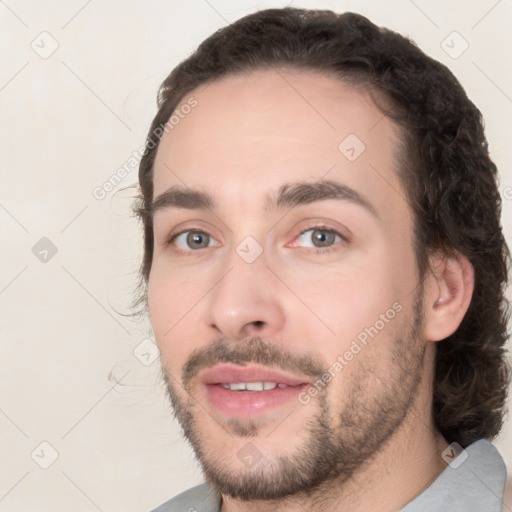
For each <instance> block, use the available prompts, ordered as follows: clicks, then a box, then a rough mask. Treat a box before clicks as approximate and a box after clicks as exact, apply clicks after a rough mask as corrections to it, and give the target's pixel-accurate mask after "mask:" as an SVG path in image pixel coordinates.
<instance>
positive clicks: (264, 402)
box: [206, 384, 307, 418]
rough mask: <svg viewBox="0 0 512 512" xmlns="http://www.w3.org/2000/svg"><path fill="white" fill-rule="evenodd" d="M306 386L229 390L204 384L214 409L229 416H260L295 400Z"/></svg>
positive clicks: (220, 386)
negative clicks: (259, 389)
mask: <svg viewBox="0 0 512 512" xmlns="http://www.w3.org/2000/svg"><path fill="white" fill-rule="evenodd" d="M306 386H307V384H301V385H299V386H286V387H284V388H274V389H268V390H266V391H231V390H229V389H225V388H223V387H222V385H221V384H208V385H206V395H207V398H208V400H209V401H210V403H211V404H212V405H213V407H214V408H215V409H217V410H218V411H220V412H221V413H222V414H224V415H225V416H228V417H231V418H248V417H255V416H262V415H264V414H265V413H267V412H269V411H270V410H272V409H274V408H276V407H278V406H280V405H283V404H285V403H286V402H290V401H292V400H295V401H297V400H298V398H297V397H298V395H299V393H300V392H301V391H302V390H303V389H304V388H305V387H306Z"/></svg>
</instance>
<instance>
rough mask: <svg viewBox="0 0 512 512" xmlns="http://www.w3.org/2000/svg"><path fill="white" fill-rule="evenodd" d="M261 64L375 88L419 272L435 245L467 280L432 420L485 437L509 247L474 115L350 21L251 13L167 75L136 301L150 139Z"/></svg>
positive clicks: (437, 73) (499, 372) (143, 172)
mask: <svg viewBox="0 0 512 512" xmlns="http://www.w3.org/2000/svg"><path fill="white" fill-rule="evenodd" d="M269 67H272V68H283V67H293V68H298V69H306V70H314V71H320V72H323V73H328V74H329V75H334V76H336V77H339V78H340V79H342V80H344V81H348V82H349V83H352V84H355V85H358V86H360V87H364V88H366V89H367V90H369V91H373V92H374V93H375V94H374V96H375V98H380V103H381V104H380V105H378V106H379V108H381V110H383V112H384V113H385V114H386V115H387V116H389V117H391V118H392V119H393V121H394V122H395V123H396V124H397V125H399V126H401V127H402V134H403V140H402V146H403V149H402V155H401V162H400V164H401V168H400V170H399V175H400V179H401V181H402V183H403V186H404V189H405V190H406V194H407V200H408V202H409V205H410V208H411V210H412V213H413V216H414V226H415V229H414V250H415V253H416V259H417V262H418V269H419V273H420V276H421V277H423V276H424V275H425V273H426V272H427V271H428V269H429V254H431V252H432V251H433V250H441V251H443V252H444V253H445V254H447V255H451V254H454V253H455V251H458V252H460V253H462V254H463V255H465V256H466V257H467V258H468V259H469V261H470V262H471V264H472V265H473V268H474V275H475V287H474V292H473V296H472V300H471V303H470V306H469V309H468V311H467V313H466V315H465V316H464V319H463V320H462V322H461V324H460V326H459V328H458V329H457V331H456V332H455V333H453V334H452V335H451V336H449V337H447V338H446V339H445V340H443V341H442V342H440V343H437V344H436V345H437V352H436V367H435V376H434V404H433V407H434V418H435V423H436V426H437V428H438V429H439V431H440V432H441V433H442V434H443V435H444V437H445V439H446V440H447V441H448V442H453V441H456V442H458V443H459V444H460V445H462V446H463V447H466V446H468V445H469V444H471V443H472V442H474V441H476V440H477V439H481V438H487V439H492V438H493V437H494V436H496V435H497V434H498V432H499V431H500V429H501V426H502V421H503V415H504V408H505V401H506V396H507V388H508V384H509V380H510V368H509V366H508V364H507V360H506V353H505V343H506V340H507V338H508V333H507V321H508V318H509V315H510V306H509V303H508V301H507V300H506V297H505V287H506V284H507V278H508V271H509V268H510V252H509V250H508V247H507V245H506V242H505V239H504V236H503V233H502V228H501V224H500V213H501V198H500V195H499V192H498V187H497V169H496V166H495V165H494V163H493V162H492V161H491V159H490V157H489V153H488V145H487V141H486V138H485V134H484V128H483V121H482V116H481V114H480V112H479V110H478V109H477V108H476V107H475V105H474V104H473V103H472V102H471V101H470V100H469V99H468V97H467V95H466V93H465V91H464V89H463V88H462V86H461V85H460V83H459V82H458V81H457V79H456V78H455V77H454V75H453V74H452V73H451V72H450V71H449V70H448V69H447V68H446V67H445V66H444V65H443V64H441V63H439V62H437V61H435V60H433V59H431V58H430V57H428V56H427V55H425V54H424V53H423V52H422V51H421V50H420V49H418V47H417V46H416V45H415V44H414V43H413V42H412V41H410V40H408V39H406V38H405V37H403V36H401V35H399V34H397V33H395V32H392V31H390V30H388V29H385V28H381V27H378V26H376V25H374V24H373V23H371V22H370V21H369V20H368V19H366V18H365V17H363V16H360V15H358V14H354V13H345V14H341V15H340V14H336V13H334V12H331V11H318V10H302V9H293V8H285V9H268V10H264V11H260V12H257V13H255V14H251V15H249V16H246V17H244V18H242V19H240V20H238V21H236V22H235V23H233V24H231V25H228V26H227V27H225V28H222V29H220V30H218V31H217V32H215V33H214V34H213V35H212V36H210V37H209V38H208V39H206V40H205V41H204V42H203V43H202V44H201V45H200V46H199V47H198V49H197V50H196V51H195V52H194V53H193V54H192V55H191V56H190V57H189V58H187V59H186V60H184V61H183V62H181V63H180V64H179V65H178V66H177V67H176V68H175V69H174V70H173V71H172V72H171V74H170V75H169V76H168V77H167V78H166V79H165V81H164V82H163V84H162V86H161V88H160V90H159V94H158V112H157V114H156V116H155V118H154V120H153V123H152V125H151V127H150V131H149V135H148V137H147V139H146V152H145V154H144V157H143V159H142V160H141V163H140V169H139V182H140V189H141V190H140V192H141V193H140V196H139V198H138V202H137V203H136V205H135V212H136V213H137V215H139V217H140V219H141V220H142V223H143V228H144V258H143V262H142V266H141V273H140V276H141V283H140V285H141V288H142V290H143V294H142V295H141V296H140V297H139V301H138V304H139V305H140V304H141V303H142V302H144V303H145V304H147V281H148V278H149V273H150V270H151V262H152V257H153V225H152V214H151V201H152V196H153V178H152V169H153V162H154V159H155V155H156V151H157V148H158V140H155V133H159V132H158V129H159V127H161V126H163V125H165V123H166V122H167V121H168V120H169V119H170V117H171V115H172V114H173V112H174V111H175V109H176V107H177V106H178V105H179V103H180V102H181V101H182V100H183V99H184V97H185V95H186V94H188V93H189V92H190V91H192V90H193V89H195V88H196V87H198V86H200V85H204V84H206V83H207V82H211V81H213V80H216V79H217V78H219V77H221V76H225V75H233V74H236V73H241V72H247V71H253V70H258V69H262V68H269ZM382 99H384V101H382ZM376 102H377V103H379V101H378V99H376ZM384 104H385V105H384ZM160 131H161V129H160ZM157 139H158V137H157Z"/></svg>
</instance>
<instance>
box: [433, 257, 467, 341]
mask: <svg viewBox="0 0 512 512" xmlns="http://www.w3.org/2000/svg"><path fill="white" fill-rule="evenodd" d="M430 262H431V269H430V271H429V273H428V275H427V276H426V280H425V288H424V290H425V291H424V303H423V304H424V314H425V324H424V336H425V339H426V340H427V341H440V340H443V339H444V338H446V337H448V336H450V335H451V334H453V333H454V332H455V331H456V330H457V328H458V327H459V325H460V323H461V322H462V319H463V318H464V315H465V314H466V311H467V310H468V307H469V304H470V302H471V297H472V295H473V288H474V284H475V278H474V272H473V266H472V265H471V263H470V262H469V260H468V259H467V258H466V257H465V256H463V255H462V254H460V253H459V252H456V253H455V254H454V255H453V256H448V255H443V254H440V253H435V254H434V255H433V256H431V258H430Z"/></svg>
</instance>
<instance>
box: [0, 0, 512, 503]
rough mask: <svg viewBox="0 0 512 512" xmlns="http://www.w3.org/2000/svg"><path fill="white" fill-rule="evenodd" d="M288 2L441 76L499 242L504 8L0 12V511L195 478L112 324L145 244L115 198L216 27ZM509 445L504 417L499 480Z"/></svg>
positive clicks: (146, 333)
mask: <svg viewBox="0 0 512 512" xmlns="http://www.w3.org/2000/svg"><path fill="white" fill-rule="evenodd" d="M288 4H290V5H291V6H293V7H321V8H330V9H333V10H336V11H338V12H343V11H355V12H359V13H361V14H364V15H366V16H368V17H369V18H370V19H371V20H372V21H374V22H375V23H377V24H379V25H384V26H387V27H389V28H392V29H394V30H397V31H398V32H401V33H403V34H406V35H408V36H410V37H412V38H413V39H414V40H415V41H416V42H417V44H418V45H419V46H420V47H421V48H422V49H423V50H424V51H425V52H426V53H428V54H429V55H431V56H433V57H434V58H436V59H438V60H440V61H442V62H444V63H445V64H446V65H448V67H449V68H450V69H451V70H452V71H453V72H454V73H455V75H456V76H457V77H458V78H459V79H460V81H461V82H462V84H463V85H464V87H465V88H466V90H467V92H468V94H469V96H470V97H471V99H472V100H473V101H474V102H475V103H476V104H477V106H478V107H479V108H480V109H481V111H482V113H483V115H484V118H485V120H486V126H487V136H488V139H489V143H490V149H491V153H492V156H493V159H494V161H495V162H496V164H497V165H498V168H499V169H500V172H501V185H500V188H501V190H502V193H503V196H504V200H503V208H504V212H503V222H504V225H505V230H506V234H507V237H508V241H509V244H510V242H511V241H512V221H511V219H512V215H511V213H512V172H511V168H512V165H511V164H512V149H511V147H512V146H511V144H510V135H511V125H512V99H511V98H512V60H511V59H510V56H509V50H510V48H512V31H511V30H510V27H511V21H512V3H511V2H510V1H501V2H496V1H495V0H489V1H462V0H459V1H450V2H447V1H439V0H435V1H426V0H415V1H414V2H413V1H412V0H388V1H386V2H381V1H377V0H375V1H368V0H358V1H355V0H354V1H342V0H339V1H334V0H333V1H327V0H324V1H316V2H312V1H302V2H301V1H298V0H297V1H293V2H289V1H286V2H284V1H267V2H257V1H256V0H242V1H241V0H236V1H235V0H229V1H220V0H208V1H206V0H189V1H187V2H171V1H163V0H148V1H144V2H143V1H124V2H116V1H113V0H103V1H100V0H92V1H86V0H80V1H63V0H61V1H56V0H48V1H35V0H34V1H28V0H25V1H21V0H6V1H5V2H1V3H0V48H1V54H2V65H1V66H0V173H1V174H0V176H1V178H0V225H1V248H2V250H1V255H0V258H1V265H0V331H1V345H0V349H1V352H0V511H9V512H12V511H24V512H26V511H52V512H56V511H65V510H75V511H84V512H88V511H97V510H101V511H105V512H106V511H109V512H116V511H123V512H130V511H133V512H136V511H147V510H150V509H151V508H153V507H155V506H157V505H158V504H160V503H161V502H163V501H165V500H166V499H168V498H170V497H171V496H173V495H175V494H177V493H178V492H180V491H182V490H184V489H186V488H188V487H190V486H192V485H194V484H196V483H198V482H200V481H201V473H200V470H199V468H198V466H197V464H196V463H195V462H194V459H193V456H192V452H191V450H190V448H189V447H188V446H187V445H186V444H185V442H184V441H183V440H182V438H181V434H180V430H179V427H178V425H177V423H176V422H175V420H174V419H173V417H172V413H171V411H170V407H169V404H168V401H167V398H166V396H165V394H164V388H163V386H162V384H161V381H160V369H159V362H158V360H156V361H154V362H153V363H152V364H148V363H149V361H148V360H147V359H148V358H149V359H151V354H150V355H149V356H148V355H144V354H147V353H148V352H147V349H148V347H150V345H147V346H146V345H145V343H148V342H144V340H145V339H147V338H150V337H151V330H150V327H149V324H148V322H147V321H136V320H134V319H131V318H130V317H127V316H123V314H126V313H129V304H130V301H131V300H132V298H133V291H134V287H135V284H136V281H137V271H138V267H139V262H140V257H141V249H142V238H141V231H140V226H139V225H138V224H137V221H136V220H135V219H134V218H132V217H131V216H130V205H131V200H132V199H131V198H132V197H133V194H134V191H133V189H132V190H130V189H128V190H121V189H123V188H124V187H127V186H129V185H131V184H133V183H135V182H136V178H137V167H136V165H135V164H136V163H137V162H135V159H136V158H137V152H138V151H139V149H140V148H141V146H142V145H143V143H144V140H145V136H146V133H147V131H148V128H149V124H150V121H151V119H152V117H153V115H154V113H155V111H156V92H157V89H158V86H159V85H160V83H161V82H162V81H163V79H164V78H165V77H166V76H167V74H168V73H169V72H170V70H171V69H172V68H173V67H174V66H175V65H176V64H177V63H178V62H179V61H180V60H182V59H183V58H185V57H186V56H187V55H189V53H190V52H191V51H192V50H193V49H194V48H195V47H196V46H197V45H198V44H199V43H200V42H201V41H202V40H203V39H204V38H205V37H207V36H208V35H210V34H211V33H212V32H213V31H215V30H216V29H218V28H220V27H222V26H224V25H226V23H228V22H231V21H233V20H235V19H237V18H239V17H241V16H242V15H244V14H247V13H249V12H252V11H254V10H257V9H258V8H265V7H271V6H275V7H281V6H285V5H288ZM453 31H457V32H458V33H459V34H460V35H461V36H462V37H463V38H464V40H465V41H467V44H468V45H469V46H468V48H467V50H466V51H464V53H462V54H461V55H460V56H458V58H454V57H453V56H454V55H455V53H458V52H459V51H460V50H462V48H463V46H464V45H465V44H466V43H464V41H463V40H462V39H460V38H458V36H455V37H456V39H455V40H454V39H453V37H454V36H453V35H452V36H450V37H451V39H448V42H449V44H450V46H452V47H454V48H453V50H451V52H452V56H450V55H449V54H448V53H446V52H445V50H444V49H443V47H442V43H443V41H446V40H447V37H448V36H449V35H450V34H452V32H453ZM42 32H47V34H42V35H41V33H42ZM457 38H458V39H457ZM450 41H454V42H453V43H451V42H450ZM56 44H58V48H56V50H55V51H54V52H53V53H52V54H51V55H49V53H51V50H52V49H53V46H55V45H56ZM444 44H445V48H446V43H444ZM461 45H462V46H461ZM134 153H135V156H134ZM130 158H132V160H130ZM123 166H124V168H125V171H126V172H125V174H126V176H125V177H124V179H123V180H122V182H121V183H119V184H118V185H117V186H116V187H115V188H114V190H112V191H111V192H108V193H106V197H105V198H104V199H97V198H96V197H94V195H93V191H94V190H95V189H96V190H97V187H102V186H103V184H104V183H105V182H107V181H108V180H109V179H110V178H111V177H112V176H113V175H120V174H123V173H122V172H121V173H120V172H119V171H118V169H120V168H122V167H123ZM97 195H98V194H97ZM44 237H46V238H47V239H49V240H46V239H44V240H42V241H41V239H43V238H44ZM34 247H35V249H34ZM55 250H56V251H57V252H56V253H55V254H53V252H55ZM45 251H46V252H45ZM34 253H35V254H34ZM45 259H46V261H45ZM42 260H43V261H42ZM509 292H510V288H509ZM509 296H510V293H509ZM141 343H142V345H141ZM137 347H138V348H137ZM137 355H139V358H137ZM140 359H142V361H141V360H140ZM511 441H512V429H511V424H510V421H509V420H507V422H506V424H505V427H504V429H503V432H502V434H501V435H500V437H499V438H498V439H497V440H496V445H497V446H498V447H499V449H500V451H501V453H502V455H503V457H504V459H505V461H506V462H507V464H508V466H509V468H511V466H512V442H511ZM43 442H44V443H48V444H43V445H41V443H43ZM53 459H56V460H55V461H53ZM52 462H53V463H52ZM50 463H51V465H50ZM47 465H49V467H48V468H47V469H43V467H42V466H47Z"/></svg>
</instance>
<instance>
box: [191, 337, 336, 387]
mask: <svg viewBox="0 0 512 512" xmlns="http://www.w3.org/2000/svg"><path fill="white" fill-rule="evenodd" d="M218 363H232V364H237V365H240V366H245V365H246V364H248V363H256V364H261V365H263V366H268V367H271V368H279V369H281V370H284V371H288V372H292V373H300V374H303V375H306V376H308V377H313V378H314V379H319V378H321V377H322V375H323V374H324V373H325V372H326V367H325V366H324V364H323V363H322V361H321V360H320V359H318V357H316V356H314V355H312V354H310V353H305V354H303V355H300V356H297V355H294V354H292V353H290V352H288V351H285V350H283V349H281V348H280V347H278V346H276V344H275V342H266V341H264V340H263V339H262V338H260V337H259V336H253V337H251V338H249V339H247V340H245V341H237V342H230V341H229V340H225V339H220V340H217V341H215V342H214V343H212V344H211V345H209V346H207V347H205V348H202V349H197V350H194V351H193V352H192V354H191V356H190V357H189V359H188V360H187V362H186V363H185V365H184V366H183V372H182V385H183V387H184V388H185V389H188V387H189V385H190V382H191V381H192V380H193V379H194V378H196V377H197V376H198V375H199V372H200V371H201V370H205V369H207V368H212V367H213V366H215V365H216V364H218Z"/></svg>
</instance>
